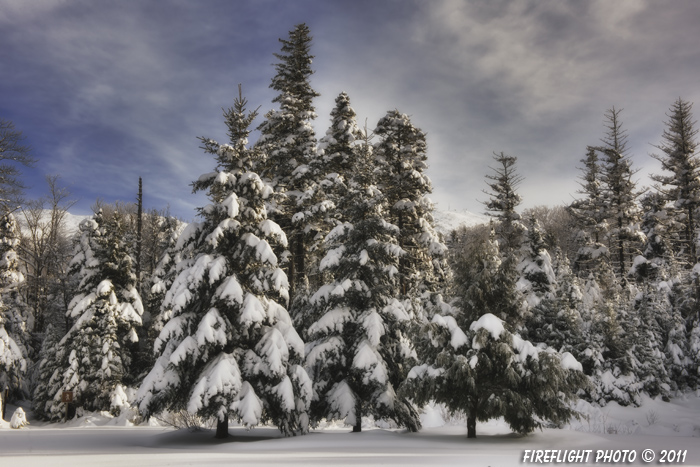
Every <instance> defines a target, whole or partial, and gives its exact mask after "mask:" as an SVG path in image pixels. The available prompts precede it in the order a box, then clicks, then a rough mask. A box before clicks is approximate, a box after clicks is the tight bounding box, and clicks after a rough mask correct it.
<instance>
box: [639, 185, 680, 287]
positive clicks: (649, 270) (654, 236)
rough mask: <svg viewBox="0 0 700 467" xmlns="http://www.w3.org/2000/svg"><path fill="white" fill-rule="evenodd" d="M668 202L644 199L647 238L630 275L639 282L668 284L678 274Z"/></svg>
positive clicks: (652, 197) (656, 197)
mask: <svg viewBox="0 0 700 467" xmlns="http://www.w3.org/2000/svg"><path fill="white" fill-rule="evenodd" d="M666 204H667V203H666V201H665V200H664V198H663V196H661V194H659V193H654V192H651V193H647V194H645V195H644V196H643V197H642V198H641V206H642V213H643V214H642V221H641V226H640V228H641V232H642V234H643V235H644V239H645V241H644V246H643V249H642V254H641V255H639V256H636V257H635V258H634V261H633V263H632V268H631V269H630V271H629V273H628V275H630V276H632V277H635V278H636V279H637V280H638V281H653V282H656V281H658V280H665V279H667V278H668V275H669V274H672V273H674V272H676V269H677V268H676V258H675V255H674V254H673V248H672V246H671V242H670V239H669V236H670V234H669V221H670V218H669V215H668V208H667V205H666Z"/></svg>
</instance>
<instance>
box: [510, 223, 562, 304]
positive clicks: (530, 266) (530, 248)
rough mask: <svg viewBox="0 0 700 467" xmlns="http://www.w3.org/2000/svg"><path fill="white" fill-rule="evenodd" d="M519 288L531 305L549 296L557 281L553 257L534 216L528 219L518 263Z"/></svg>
mask: <svg viewBox="0 0 700 467" xmlns="http://www.w3.org/2000/svg"><path fill="white" fill-rule="evenodd" d="M518 272H519V273H520V278H519V279H518V283H517V285H518V289H519V290H520V291H521V292H522V293H523V294H524V295H525V297H526V299H527V302H528V305H529V306H530V307H535V306H537V305H538V304H539V303H540V301H542V299H545V298H548V297H549V296H550V295H551V294H552V292H553V290H554V288H555V283H556V278H555V276H554V268H553V267H552V258H551V257H550V256H549V252H548V251H547V247H546V245H545V241H544V235H543V234H542V230H540V225H539V223H538V222H537V220H536V219H535V218H534V217H531V218H530V219H529V221H528V228H527V233H526V243H525V244H524V245H523V258H522V260H521V261H520V263H519V264H518Z"/></svg>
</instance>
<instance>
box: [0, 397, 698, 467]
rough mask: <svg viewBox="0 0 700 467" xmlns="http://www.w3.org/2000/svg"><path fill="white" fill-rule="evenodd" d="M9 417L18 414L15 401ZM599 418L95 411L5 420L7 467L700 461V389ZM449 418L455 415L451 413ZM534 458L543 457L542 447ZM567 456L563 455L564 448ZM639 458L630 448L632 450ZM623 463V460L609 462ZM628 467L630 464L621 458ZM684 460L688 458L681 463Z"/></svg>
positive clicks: (594, 413) (2, 447)
mask: <svg viewBox="0 0 700 467" xmlns="http://www.w3.org/2000/svg"><path fill="white" fill-rule="evenodd" d="M8 409H9V410H8V415H7V418H10V415H9V414H10V413H11V412H10V410H13V408H12V407H8ZM579 409H580V410H582V411H584V412H585V413H587V414H588V416H589V419H588V420H583V421H580V422H577V421H575V422H573V423H572V424H571V425H570V426H569V427H567V428H566V429H560V430H559V429H545V430H544V431H538V432H536V433H534V434H532V435H529V436H518V435H514V434H511V433H510V431H509V430H508V428H507V426H506V425H505V424H503V422H500V421H491V422H489V423H481V424H479V425H478V426H477V435H478V436H479V438H478V439H476V440H467V439H466V428H465V427H464V426H462V425H457V424H461V423H462V422H461V421H460V420H448V421H447V422H445V421H444V420H443V415H444V413H442V412H441V411H440V410H438V409H434V408H430V407H429V408H428V409H427V411H426V413H425V414H424V416H423V422H424V425H425V426H426V427H425V428H424V429H423V430H422V431H421V432H420V433H406V432H405V431H403V430H390V429H380V428H376V427H375V428H368V429H365V431H363V432H362V433H358V434H353V433H350V432H349V431H350V429H349V428H348V427H342V426H332V427H326V428H324V429H322V430H317V431H313V432H312V433H310V434H309V435H307V436H301V437H295V438H282V437H281V436H280V435H279V432H278V431H277V430H276V429H273V428H266V427H263V428H256V429H254V430H252V431H248V432H247V431H245V430H244V429H242V428H239V427H236V426H231V430H230V432H231V434H232V435H233V436H232V438H231V439H230V440H229V441H224V442H222V441H219V440H215V439H214V437H213V433H212V432H211V431H199V432H190V431H188V430H174V429H172V428H164V427H158V426H155V427H154V426H127V425H129V423H128V422H126V421H125V420H122V419H114V418H109V417H105V416H101V415H90V416H86V417H83V418H80V419H76V420H72V421H70V422H69V423H58V424H45V423H41V422H37V421H31V420H30V421H31V425H29V426H28V427H26V428H23V429H20V430H13V429H10V428H9V427H8V424H7V423H6V422H0V466H14V465H21V466H29V467H33V466H45V465H52V466H74V467H82V466H91V467H93V466H100V467H111V466H131V467H136V466H140V465H148V466H165V465H171V466H179V465H270V466H272V465H333V466H344V465H353V466H354V465H363V466H373V465H464V466H493V467H496V466H499V467H500V466H522V465H525V464H528V463H529V462H525V463H523V457H524V455H525V451H526V450H531V451H534V450H562V451H563V450H581V451H580V452H585V451H586V450H590V451H591V453H590V454H589V456H590V457H589V462H587V463H584V464H587V465H593V464H601V463H603V459H602V458H601V459H599V460H598V462H597V463H596V462H595V460H596V459H595V457H596V456H597V454H598V452H599V451H600V452H602V453H604V451H607V452H608V453H610V454H612V453H614V452H615V450H634V451H635V454H636V459H635V461H634V462H631V463H629V462H628V463H624V464H626V465H648V464H647V463H645V462H644V461H643V460H642V459H641V456H642V452H643V451H644V450H645V449H651V450H652V451H653V453H654V456H655V459H654V460H653V461H652V462H651V463H649V464H650V465H659V464H660V463H659V457H660V456H661V455H662V450H676V451H678V450H680V451H686V455H685V462H681V464H683V465H693V466H700V443H698V438H700V394H690V395H687V396H686V397H683V398H677V399H674V400H673V401H672V402H670V403H666V402H662V401H658V400H651V399H646V400H645V401H644V404H643V405H642V407H639V408H627V407H620V406H618V405H617V404H611V405H609V406H607V407H605V408H602V409H601V408H594V407H591V406H590V405H588V404H585V403H581V404H580V406H579ZM445 418H447V417H446V416H445ZM531 454H532V455H534V454H535V453H534V452H532V453H531ZM561 455H564V454H563V452H562V453H561V454H560V456H561ZM628 455H629V454H628ZM609 463H614V462H609ZM617 463H618V464H622V463H623V462H617ZM675 463H678V462H675Z"/></svg>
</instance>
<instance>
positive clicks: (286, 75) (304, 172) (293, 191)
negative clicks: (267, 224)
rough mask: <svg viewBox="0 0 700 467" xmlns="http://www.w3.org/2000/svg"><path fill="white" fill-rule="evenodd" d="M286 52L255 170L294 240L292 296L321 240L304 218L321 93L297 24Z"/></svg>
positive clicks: (304, 29) (306, 37) (303, 30)
mask: <svg viewBox="0 0 700 467" xmlns="http://www.w3.org/2000/svg"><path fill="white" fill-rule="evenodd" d="M280 42H281V43H282V51H281V52H282V53H279V54H275V57H276V58H277V59H278V60H279V62H278V63H277V64H276V65H275V69H276V71H277V74H276V75H275V77H274V78H273V79H272V83H271V84H270V87H271V88H272V89H274V90H275V91H277V92H278V95H277V96H276V97H275V98H274V99H273V102H275V103H277V104H279V109H278V110H273V111H270V112H268V113H267V114H266V115H265V121H264V122H263V123H262V124H261V125H260V126H259V128H258V129H259V130H260V139H259V140H258V142H257V145H256V147H257V148H258V149H259V150H260V152H261V158H260V160H258V161H257V162H256V163H255V165H254V167H253V169H254V170H255V171H256V172H257V173H259V174H260V177H261V178H262V179H263V180H265V182H266V183H268V184H269V185H270V186H272V188H273V189H274V190H275V192H276V193H278V194H280V195H282V196H280V197H279V198H273V199H270V200H269V203H268V207H269V215H270V218H271V219H272V220H274V221H275V222H277V223H278V224H279V225H280V226H281V227H282V230H284V232H285V233H286V234H287V238H288V240H289V252H290V257H289V262H288V265H287V271H288V276H289V280H290V295H291V296H292V298H293V297H294V295H295V291H296V288H297V287H298V286H301V287H303V286H304V284H305V283H306V280H307V272H308V265H307V259H308V258H307V256H308V249H307V243H309V242H310V241H312V239H313V238H315V237H316V231H315V229H314V227H313V225H309V223H310V221H311V219H308V216H307V215H306V214H305V212H306V211H309V210H310V209H313V208H312V207H311V206H310V201H311V199H312V197H310V196H309V194H310V193H313V188H314V182H315V180H314V179H313V177H312V175H313V173H312V172H311V171H310V168H309V166H310V164H312V161H313V159H314V158H315V157H316V150H317V148H316V136H315V133H314V129H313V127H312V122H313V120H314V119H315V118H316V113H315V109H314V106H313V99H314V98H315V97H318V96H319V94H318V93H317V92H316V91H314V90H313V88H312V87H311V83H310V81H309V80H310V77H311V75H312V74H313V70H312V69H311V62H312V59H313V55H311V54H310V50H311V35H310V31H309V28H308V26H306V24H299V25H297V26H296V27H295V28H294V29H293V30H292V31H290V32H289V38H288V39H280Z"/></svg>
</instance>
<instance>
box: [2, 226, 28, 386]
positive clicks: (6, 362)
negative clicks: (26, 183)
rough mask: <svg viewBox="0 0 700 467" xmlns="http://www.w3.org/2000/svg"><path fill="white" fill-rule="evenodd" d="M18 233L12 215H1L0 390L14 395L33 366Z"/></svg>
mask: <svg viewBox="0 0 700 467" xmlns="http://www.w3.org/2000/svg"><path fill="white" fill-rule="evenodd" d="M18 245H19V231H18V229H17V223H16V221H15V217H14V215H13V214H12V213H11V212H5V213H4V214H3V215H2V216H0V388H1V389H3V390H4V388H6V387H9V388H10V389H11V390H12V396H13V398H14V397H20V396H22V395H23V394H24V393H26V391H27V384H26V380H25V378H26V376H27V368H28V365H29V364H31V360H30V358H29V357H30V355H29V352H28V348H29V347H30V344H31V342H30V340H31V336H30V330H31V328H32V322H33V316H32V314H31V311H30V310H29V308H28V307H27V306H26V304H25V303H24V301H23V299H22V296H21V295H20V294H19V292H18V290H17V289H18V287H19V285H20V284H21V283H22V282H24V276H23V275H22V273H21V272H20V270H19V257H18V256H17V251H16V248H17V247H18Z"/></svg>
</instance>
